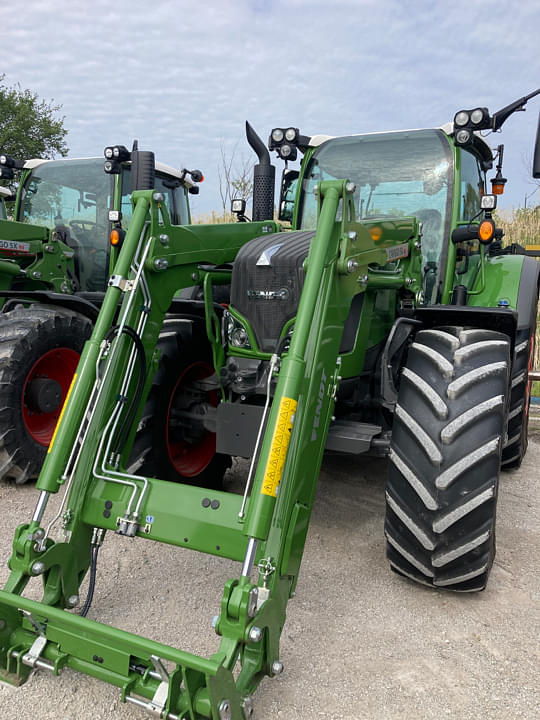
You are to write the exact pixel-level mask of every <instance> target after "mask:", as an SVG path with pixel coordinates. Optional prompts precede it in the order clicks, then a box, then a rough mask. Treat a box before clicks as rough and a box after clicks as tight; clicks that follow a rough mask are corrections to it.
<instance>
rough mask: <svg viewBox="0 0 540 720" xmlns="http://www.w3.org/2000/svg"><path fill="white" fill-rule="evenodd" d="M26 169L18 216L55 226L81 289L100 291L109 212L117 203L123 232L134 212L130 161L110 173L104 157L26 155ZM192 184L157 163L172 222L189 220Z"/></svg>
mask: <svg viewBox="0 0 540 720" xmlns="http://www.w3.org/2000/svg"><path fill="white" fill-rule="evenodd" d="M24 170H25V174H24V175H23V178H22V182H21V188H20V190H19V192H18V197H17V204H16V208H15V217H16V219H17V220H18V221H20V222H23V223H28V224H30V225H38V226H41V227H46V228H49V229H50V230H54V231H56V233H57V236H58V237H59V239H61V240H62V241H63V242H64V243H65V244H66V245H67V246H68V247H69V248H71V249H72V250H73V252H74V261H75V273H76V275H77V280H78V283H79V285H80V288H81V289H82V290H84V291H102V290H104V289H105V285H106V280H107V277H108V275H109V254H110V252H109V249H110V244H109V242H108V238H109V232H110V218H109V211H110V210H111V209H112V208H113V207H118V206H119V208H120V216H119V217H121V221H122V227H123V230H124V231H125V230H127V227H128V226H129V223H130V220H131V216H132V205H131V190H132V187H131V164H130V163H122V164H121V169H120V170H121V171H120V172H119V173H117V174H112V175H111V174H107V173H106V172H104V170H103V159H102V158H82V159H78V158H77V159H63V160H29V161H27V162H26V163H25V164H24ZM192 186H193V184H192V183H190V182H188V181H186V180H185V179H184V178H183V177H182V173H180V172H179V171H178V170H175V169H174V168H172V167H169V166H167V165H162V164H160V163H157V164H156V175H155V188H156V190H158V191H159V192H161V193H162V194H163V196H164V198H165V204H166V206H167V209H168V210H169V213H170V216H171V220H172V221H173V222H174V223H175V224H178V225H185V224H187V223H189V222H190V214H189V205H188V199H187V193H188V190H189V189H190V188H191V187H192ZM117 198H120V200H119V202H118V200H117Z"/></svg>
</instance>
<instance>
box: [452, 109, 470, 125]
mask: <svg viewBox="0 0 540 720" xmlns="http://www.w3.org/2000/svg"><path fill="white" fill-rule="evenodd" d="M469 119H470V118H469V113H468V112H465V110H461V112H458V113H457V114H456V117H455V118H454V123H455V124H456V125H459V126H460V127H462V126H463V125H467V123H468V122H469Z"/></svg>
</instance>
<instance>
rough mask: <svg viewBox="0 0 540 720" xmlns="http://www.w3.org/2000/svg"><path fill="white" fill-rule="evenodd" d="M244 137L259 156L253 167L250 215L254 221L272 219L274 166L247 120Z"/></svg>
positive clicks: (274, 181) (274, 180)
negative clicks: (256, 163)
mask: <svg viewBox="0 0 540 720" xmlns="http://www.w3.org/2000/svg"><path fill="white" fill-rule="evenodd" d="M246 137H247V141H248V143H249V144H250V145H251V147H252V148H253V150H254V151H255V152H256V154H257V157H258V158H259V164H258V165H255V167H254V168H253V208H252V215H251V217H252V219H253V220H254V221H257V220H273V218H274V187H275V183H276V168H275V167H274V166H273V165H272V163H271V162H270V153H269V152H268V150H267V149H266V146H265V144H264V143H263V141H262V140H261V138H260V137H259V136H258V135H257V133H256V132H255V130H254V129H253V128H252V127H251V125H250V124H249V123H248V122H247V120H246Z"/></svg>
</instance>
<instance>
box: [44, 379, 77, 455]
mask: <svg viewBox="0 0 540 720" xmlns="http://www.w3.org/2000/svg"><path fill="white" fill-rule="evenodd" d="M76 379H77V373H75V375H74V376H73V380H72V381H71V385H70V386H69V390H68V391H67V395H66V399H65V400H64V404H63V405H62V410H61V411H60V416H59V418H58V422H57V423H56V427H55V428H54V432H53V436H52V438H51V442H50V445H49V449H48V450H47V453H50V452H51V450H52V446H53V445H54V441H55V438H56V433H57V432H58V428H59V427H60V423H61V422H62V418H63V416H64V410H65V409H66V405H67V404H68V400H69V396H70V395H71V391H72V390H73V386H74V385H75V380H76Z"/></svg>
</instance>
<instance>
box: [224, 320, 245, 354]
mask: <svg viewBox="0 0 540 720" xmlns="http://www.w3.org/2000/svg"><path fill="white" fill-rule="evenodd" d="M224 321H225V322H226V328H227V341H228V342H229V344H230V345H232V346H233V347H237V348H246V349H250V348H251V343H250V342H249V335H248V331H247V330H246V328H245V327H244V326H243V325H242V323H241V322H240V320H237V319H236V318H235V317H234V315H231V314H230V313H229V312H227V313H226V314H225V316H224Z"/></svg>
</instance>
